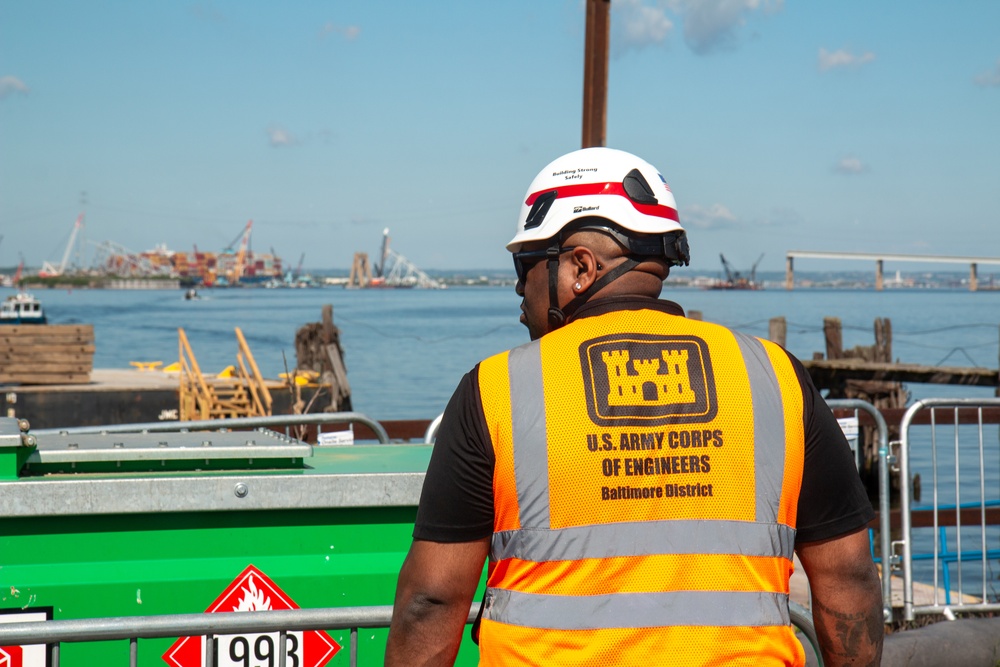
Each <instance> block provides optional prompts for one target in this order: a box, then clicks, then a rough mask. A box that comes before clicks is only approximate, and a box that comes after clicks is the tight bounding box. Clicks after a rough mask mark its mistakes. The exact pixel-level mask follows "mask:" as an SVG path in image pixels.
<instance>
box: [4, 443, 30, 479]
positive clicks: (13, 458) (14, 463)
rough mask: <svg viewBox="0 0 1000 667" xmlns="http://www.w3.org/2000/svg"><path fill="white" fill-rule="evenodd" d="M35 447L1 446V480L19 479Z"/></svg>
mask: <svg viewBox="0 0 1000 667" xmlns="http://www.w3.org/2000/svg"><path fill="white" fill-rule="evenodd" d="M33 451H35V448H34V447H23V446H18V447H0V480H6V479H17V476H18V472H19V471H20V470H21V469H22V468H24V462H25V461H27V460H28V457H29V456H30V455H31V452H33Z"/></svg>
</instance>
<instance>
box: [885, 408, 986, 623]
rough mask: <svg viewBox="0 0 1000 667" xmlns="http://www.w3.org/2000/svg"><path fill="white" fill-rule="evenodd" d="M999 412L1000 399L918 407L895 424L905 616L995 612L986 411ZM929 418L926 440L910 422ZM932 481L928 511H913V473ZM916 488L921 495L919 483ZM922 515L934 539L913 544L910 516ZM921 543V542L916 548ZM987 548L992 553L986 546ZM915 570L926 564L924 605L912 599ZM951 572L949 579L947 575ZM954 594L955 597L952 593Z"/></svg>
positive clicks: (917, 508)
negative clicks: (927, 585)
mask: <svg viewBox="0 0 1000 667" xmlns="http://www.w3.org/2000/svg"><path fill="white" fill-rule="evenodd" d="M998 407H1000V398H983V399H972V398H968V399H943V398H929V399H923V400H920V401H917V402H916V403H914V404H913V405H912V406H911V407H910V408H909V409H908V410H907V411H906V413H905V414H904V415H903V419H902V422H901V424H900V436H901V441H900V453H899V464H900V496H901V498H900V504H901V514H902V523H903V526H902V531H903V535H902V539H901V542H902V547H903V615H904V618H905V619H906V620H908V621H912V620H914V618H915V617H916V616H917V615H918V614H944V615H945V616H948V617H950V616H952V615H953V614H954V613H955V612H983V611H1000V596H998V593H997V590H996V587H995V586H994V585H993V584H992V581H994V580H995V579H996V575H995V571H996V569H998V568H1000V525H998V524H1000V522H998V521H997V520H996V513H995V510H994V509H993V508H996V507H998V506H1000V475H998V473H1000V439H998V438H997V437H993V438H992V441H990V440H991V438H990V434H991V432H992V431H995V430H996V429H995V427H994V423H992V422H988V421H987V420H985V419H984V409H987V408H998ZM922 412H926V413H928V415H927V419H928V422H929V432H928V431H921V429H919V428H918V424H916V423H915V422H916V421H917V419H918V415H919V414H920V413H922ZM916 463H919V465H920V466H921V468H922V470H923V471H924V472H928V471H929V473H930V478H931V479H930V489H926V488H921V489H920V496H921V497H923V495H924V494H926V493H927V492H928V491H929V492H930V504H929V505H924V506H917V505H916V504H915V499H914V488H915V481H914V468H915V467H916V465H915V464H916ZM920 487H926V482H925V481H924V475H922V474H921V475H920ZM920 511H926V512H929V513H930V514H931V517H932V521H931V524H930V525H929V526H927V528H931V529H933V530H932V533H931V534H930V535H929V536H927V535H926V534H924V535H923V536H920V538H921V539H920V540H915V533H914V529H915V525H914V516H915V513H916V512H920ZM918 542H920V543H919V544H918ZM991 545H992V546H991ZM915 563H930V566H931V572H930V573H925V577H929V578H930V579H931V582H932V584H931V585H932V589H931V591H930V598H929V600H921V601H917V600H916V599H915V595H914V589H915V583H916V579H917V577H916V575H915V572H914V569H915V567H914V564H915ZM952 567H954V574H955V576H952V570H951V569H950V568H952ZM953 585H954V586H955V590H952V586H953Z"/></svg>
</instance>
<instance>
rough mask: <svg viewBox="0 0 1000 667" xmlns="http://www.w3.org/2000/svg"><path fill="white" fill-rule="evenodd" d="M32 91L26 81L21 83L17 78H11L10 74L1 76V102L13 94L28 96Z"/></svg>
mask: <svg viewBox="0 0 1000 667" xmlns="http://www.w3.org/2000/svg"><path fill="white" fill-rule="evenodd" d="M30 90H31V89H30V88H28V86H27V85H26V84H25V83H24V81H21V80H20V79H18V78H17V77H16V76H11V75H9V74H8V75H6V76H0V100H2V99H4V98H6V97H7V96H8V95H11V94H13V93H21V94H22V95H27V94H28V93H29V92H30Z"/></svg>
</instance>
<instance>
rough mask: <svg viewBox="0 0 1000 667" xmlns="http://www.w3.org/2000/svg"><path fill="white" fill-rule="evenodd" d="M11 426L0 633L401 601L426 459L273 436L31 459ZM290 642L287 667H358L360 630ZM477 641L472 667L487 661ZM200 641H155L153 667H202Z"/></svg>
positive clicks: (30, 660) (230, 648) (1, 433)
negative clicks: (24, 624) (352, 658)
mask: <svg viewBox="0 0 1000 667" xmlns="http://www.w3.org/2000/svg"><path fill="white" fill-rule="evenodd" d="M11 422H14V420H10V419H0V466H2V469H0V622H11V621H18V620H38V619H46V618H49V619H56V620H62V619H86V618H106V617H123V616H155V615H162V614H180V613H200V612H204V611H206V610H210V609H213V610H218V611H237V610H240V611H243V610H255V609H285V608H289V607H292V608H294V607H296V606H297V607H301V608H320V607H361V606H370V605H391V604H392V601H393V595H394V592H395V585H396V577H397V574H398V572H399V568H400V565H401V564H402V562H403V558H404V556H405V555H406V551H407V549H408V548H409V545H410V540H411V531H412V526H413V519H414V516H415V512H416V504H417V500H418V498H419V494H420V487H421V484H422V483H423V477H424V471H425V469H426V467H427V462H428V459H429V456H430V449H431V447H430V446H429V445H349V446H333V447H312V446H310V445H308V444H306V443H303V442H301V441H299V440H295V439H293V438H289V437H286V436H284V435H282V434H279V433H276V432H273V431H263V430H261V431H251V432H197V433H185V432H172V433H133V434H89V435H70V434H65V433H64V434H57V435H49V434H46V435H39V436H37V444H36V445H35V447H31V446H30V445H26V443H25V442H24V438H22V437H20V435H18V437H15V436H14V435H13V434H12V432H11V430H12V429H11V425H10V424H11ZM14 423H16V422H14ZM476 599H481V591H480V592H479V594H478V595H477V598H476ZM386 634H387V630H385V629H364V630H362V631H361V632H360V633H359V636H358V656H359V661H358V664H360V665H380V664H382V660H383V656H384V651H385V640H386ZM289 635H290V643H291V644H294V646H293V647H292V648H290V649H289V650H290V653H288V654H287V655H286V661H285V664H286V665H288V666H289V667H292V665H296V666H297V667H314V665H319V664H329V665H347V664H349V662H348V660H349V656H348V654H349V651H348V650H347V647H348V645H349V642H350V638H349V632H348V631H347V630H331V631H329V633H318V635H311V636H310V637H304V636H303V633H301V632H299V633H289ZM465 635H466V636H465V638H464V640H463V644H462V649H461V651H460V653H459V660H458V663H457V664H462V665H473V664H476V662H477V660H478V651H477V648H476V646H475V645H474V644H473V643H472V642H471V640H470V639H469V638H468V632H466V633H465ZM324 636H325V637H328V638H329V639H331V640H332V641H333V642H335V643H336V645H337V646H339V647H344V648H343V649H341V650H339V652H338V651H337V648H332V647H330V646H327V642H326V641H325V639H324ZM202 641H203V640H202V639H201V638H197V637H196V638H192V639H191V641H189V642H188V643H186V644H185V642H184V638H180V637H175V638H163V639H144V640H140V642H139V645H138V664H139V665H146V666H153V665H161V666H162V665H164V664H169V665H176V666H177V667H201V665H202V664H203V659H202V657H201V655H202V654H200V653H199V652H198V651H197V650H193V649H195V648H196V647H197V646H200V645H201V644H200V643H201V642H202ZM179 646H180V648H178V647H179ZM220 646H222V648H220V649H219V650H218V651H217V655H216V660H217V664H218V665H220V666H221V665H226V666H228V665H241V666H245V667H253V666H255V665H260V666H261V667H264V666H267V667H276V666H277V665H278V660H277V658H276V651H275V650H274V648H273V644H272V642H271V640H270V639H267V641H265V640H264V639H263V638H261V637H259V636H258V637H236V638H234V637H227V638H225V641H224V642H220ZM324 646H326V648H324ZM12 650H15V651H16V650H21V651H22V657H21V660H22V662H23V665H24V667H28V666H29V665H31V666H33V665H44V664H48V662H47V659H46V654H45V649H44V647H20V649H18V647H14V649H12ZM128 656H129V643H128V641H127V640H126V641H102V642H72V643H71V642H66V643H63V644H62V645H61V647H60V663H61V665H63V666H64V667H84V666H86V667H89V666H92V665H113V664H128Z"/></svg>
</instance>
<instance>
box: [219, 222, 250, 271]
mask: <svg viewBox="0 0 1000 667" xmlns="http://www.w3.org/2000/svg"><path fill="white" fill-rule="evenodd" d="M252 229H253V220H248V221H247V225H246V227H244V228H243V231H242V232H240V234H239V236H237V237H236V238H235V239H233V240H232V242H231V243H230V244H229V245H228V246H226V251H227V252H231V251H232V249H233V246H235V245H236V243H237V242H239V249H238V250H237V251H236V259H235V260H234V261H233V265H232V267H230V269H229V270H228V271H226V280H227V281H228V282H229V284H230V285H235V284H237V283H239V282H240V278H242V277H243V272H244V271H245V270H246V264H247V257H248V255H249V251H250V232H251V230H252Z"/></svg>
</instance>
